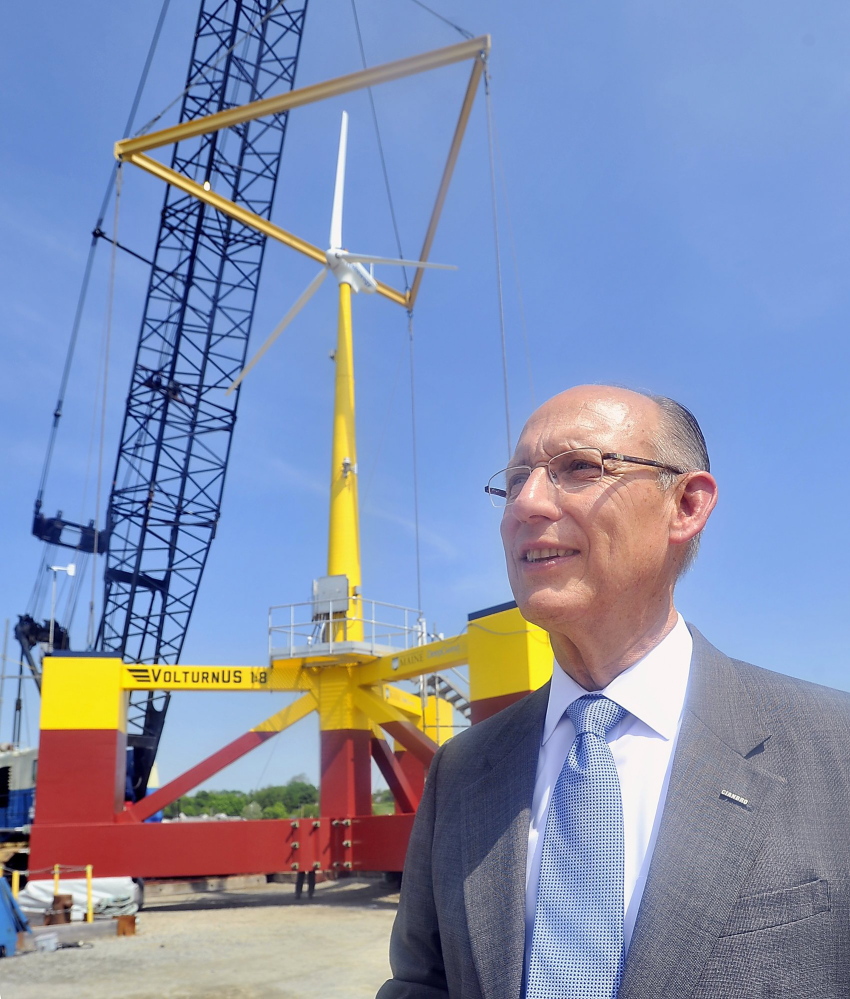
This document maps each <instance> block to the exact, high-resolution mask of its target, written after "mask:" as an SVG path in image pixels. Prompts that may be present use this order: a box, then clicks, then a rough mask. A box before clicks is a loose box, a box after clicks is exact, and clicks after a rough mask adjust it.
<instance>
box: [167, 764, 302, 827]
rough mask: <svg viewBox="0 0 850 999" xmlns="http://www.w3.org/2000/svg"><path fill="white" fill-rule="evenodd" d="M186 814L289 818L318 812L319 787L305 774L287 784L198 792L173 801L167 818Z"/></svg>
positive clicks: (168, 808)
mask: <svg viewBox="0 0 850 999" xmlns="http://www.w3.org/2000/svg"><path fill="white" fill-rule="evenodd" d="M180 812H182V813H183V814H184V815H192V816H196V815H235V816H241V817H242V818H246V819H287V818H291V817H292V816H300V815H313V816H315V815H318V814H319V790H318V788H317V787H316V786H315V785H314V784H311V783H310V782H309V781H308V780H307V778H306V776H305V775H304V774H298V776H296V777H293V778H292V779H291V780H289V781H287V782H286V784H278V785H274V786H272V787H262V788H260V789H259V790H257V791H247V792H246V791H197V792H196V793H195V794H190V795H186V796H185V797H183V798H179V799H178V800H177V801H173V802H172V803H171V804H170V805H168V806H167V807H166V808H165V817H166V818H167V819H175V818H177V815H178V814H179V813H180Z"/></svg>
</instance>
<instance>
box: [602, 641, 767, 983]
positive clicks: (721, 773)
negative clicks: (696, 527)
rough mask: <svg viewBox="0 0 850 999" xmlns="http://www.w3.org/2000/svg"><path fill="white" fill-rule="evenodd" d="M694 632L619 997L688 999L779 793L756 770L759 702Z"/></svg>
mask: <svg viewBox="0 0 850 999" xmlns="http://www.w3.org/2000/svg"><path fill="white" fill-rule="evenodd" d="M691 630H692V631H693V632H694V656H693V660H692V664H691V677H690V680H689V684H688V694H687V698H686V702H685V714H684V717H683V720H682V727H681V731H680V733H679V741H678V744H677V747H676V753H675V757H674V760H673V768H672V771H671V775H670V784H669V787H668V790H667V799H666V804H665V807H664V812H663V815H662V819H661V825H660V827H659V833H658V840H657V842H656V845H655V850H654V853H653V857H652V862H651V865H650V869H649V875H648V878H647V882H646V888H645V890H644V894H643V898H642V900H641V906H640V910H639V912H638V918H637V922H636V924H635V931H634V934H633V937H632V943H631V947H630V949H629V954H628V959H627V962H626V969H625V975H624V980H623V985H622V987H621V989H620V999H637V997H640V999H650V997H659V999H660V997H669V996H677V997H680V999H683V997H686V996H689V995H690V994H691V993H692V991H693V989H694V988H695V986H696V983H697V981H698V979H699V975H700V972H701V970H702V968H703V966H704V965H705V962H706V960H707V959H708V957H709V955H710V953H711V951H712V949H713V947H714V946H715V944H716V943H717V939H718V937H719V935H720V933H721V932H722V930H723V927H724V925H725V924H726V922H727V920H728V918H729V913H730V911H731V909H732V906H733V904H734V902H735V899H736V897H737V895H738V893H739V890H740V887H741V884H742V881H743V879H744V878H745V876H746V874H747V872H748V871H749V869H750V867H751V866H752V864H753V862H754V860H755V857H756V855H757V853H758V851H759V848H760V846H761V843H762V840H763V839H764V835H765V824H766V822H767V821H768V820H769V819H770V816H771V815H772V814H774V812H775V809H776V806H777V804H778V802H779V799H780V797H781V796H782V794H783V791H784V787H785V781H784V779H783V778H782V777H781V776H779V775H776V774H772V773H768V772H767V771H765V770H762V769H759V768H758V766H757V764H758V755H757V751H758V748H759V747H760V746H761V745H762V744H763V743H764V742H765V741H766V740H767V739H768V738H769V737H770V733H769V731H768V730H767V728H766V726H765V724H764V720H763V719H762V718H761V717H760V714H759V708H758V705H757V704H756V703H754V701H753V699H752V696H751V695H750V693H749V692H748V691H747V689H746V688H745V687H744V685H743V683H742V682H741V680H740V676H739V674H738V672H737V671H736V669H735V667H734V665H733V664H732V662H731V660H729V659H727V658H726V657H725V656H723V655H722V654H721V653H719V652H718V651H717V650H716V649H714V648H713V647H712V646H711V645H709V644H708V642H706V641H705V639H704V638H703V637H702V636H701V635H700V634H699V632H696V631H695V630H694V629H691ZM750 754H752V755H753V759H752V760H748V759H746V757H747V756H748V755H750ZM721 791H727V792H731V793H732V794H735V795H737V796H738V797H739V798H744V799H746V804H743V803H741V802H740V801H736V800H735V799H732V798H729V797H727V796H724V795H722V794H721Z"/></svg>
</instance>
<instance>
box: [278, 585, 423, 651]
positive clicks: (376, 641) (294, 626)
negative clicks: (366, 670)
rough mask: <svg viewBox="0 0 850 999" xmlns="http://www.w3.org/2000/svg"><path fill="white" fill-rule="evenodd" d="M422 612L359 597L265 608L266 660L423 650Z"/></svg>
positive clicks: (306, 601) (310, 601)
mask: <svg viewBox="0 0 850 999" xmlns="http://www.w3.org/2000/svg"><path fill="white" fill-rule="evenodd" d="M426 640H427V634H426V628H425V618H424V617H423V616H422V612H421V611H418V610H414V609H413V608H411V607H402V606H401V605H400V604H387V603H382V602H381V601H378V600H366V599H365V598H364V597H351V598H345V599H341V600H336V601H335V600H322V601H316V600H305V601H302V602H301V603H295V604H276V605H275V606H274V607H270V608H269V656H270V658H277V659H296V658H301V657H302V656H323V655H328V656H333V655H343V654H346V653H352V652H354V653H360V654H366V655H375V656H383V655H390V654H392V653H393V652H400V651H403V650H404V649H410V648H414V647H415V646H417V645H424V644H425V642H426Z"/></svg>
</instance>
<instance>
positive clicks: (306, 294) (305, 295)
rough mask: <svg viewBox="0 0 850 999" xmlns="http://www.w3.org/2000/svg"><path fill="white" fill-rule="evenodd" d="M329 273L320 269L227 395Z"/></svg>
mask: <svg viewBox="0 0 850 999" xmlns="http://www.w3.org/2000/svg"><path fill="white" fill-rule="evenodd" d="M327 275H328V268H327V267H323V268H322V269H321V270H320V271H319V273H318V274H317V275H316V276H315V277H314V278H313V280H312V281H311V282H310V283H309V284H308V285H307V287H306V288H305V289H304V291H303V292H301V295H300V296H299V297H298V300H297V301H296V302H295V305H293V306H292V308H291V309H290V310H289V312H287V313H286V315H285V316H284V317H283V319H281V321H280V322H279V323H278V324H277V326H275V328H274V329H273V330H272V331H271V333H270V334H269V336H268V337H267V338H266V342H265V343H264V344H263V345H262V347H260V349H259V350H258V351H257V353H256V354H254V356H253V357H252V358H251V360H250V361H249V362H248V363H247V364H246V365H245V367H244V368H243V369H242V370H241V371H240V372H239V374H238V375H237V376H236V378H235V380H234V381H233V384H232V385H231V386H230V388H229V389H228V390H227V391H226V392H225V393H224V394H225V395H230V393H231V392H232V391H233V390H234V389H237V388H238V387H239V385H240V384H241V382H242V380H243V379H244V377H245V375H247V374H248V372H249V371H250V370H251V369H252V368H253V367H254V365H255V364H256V363H257V361H259V360H260V358H261V357H262V356H263V354H265V352H266V351H267V350H268V349H269V347H271V345H272V344H273V343H274V342H275V340H277V338H278V337H279V336H280V334H281V333H283V331H284V330H285V329H286V327H287V326H288V325H289V324H290V323H291V322H292V320H293V319H294V318H295V317H296V316H297V315H298V313H299V312H300V311H301V310H302V309H303V308H304V306H305V305H306V304H307V303H308V302H309V301H310V299H311V298H312V297H313V296H314V295H315V294H316V292H317V291H318V290H319V285H321V283H322V281H324V280H325V278H326V277H327Z"/></svg>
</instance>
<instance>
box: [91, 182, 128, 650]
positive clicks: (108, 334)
mask: <svg viewBox="0 0 850 999" xmlns="http://www.w3.org/2000/svg"><path fill="white" fill-rule="evenodd" d="M123 176H124V175H123V172H122V171H121V169H120V164H119V169H118V172H117V173H116V175H115V211H114V213H113V219H112V240H111V242H112V252H111V254H110V261H109V285H108V290H107V297H106V325H105V329H104V345H103V396H102V398H101V408H100V441H99V443H98V452H97V486H96V487H95V502H94V512H95V518H94V547H93V554H94V555H95V556H96V555H97V548H98V540H99V538H100V528H99V526H98V525H99V523H100V497H101V490H102V486H103V451H104V445H105V442H106V401H107V397H108V394H109V351H110V347H111V344H112V315H113V311H114V303H115V270H116V266H117V258H118V222H119V217H120V209H121V184H122V180H123ZM96 586H97V573H96V572H94V571H93V572H92V574H91V601H90V603H89V626H88V634H87V643H88V646H89V648H92V647H93V646H94V641H95V636H94V605H95V597H96Z"/></svg>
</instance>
